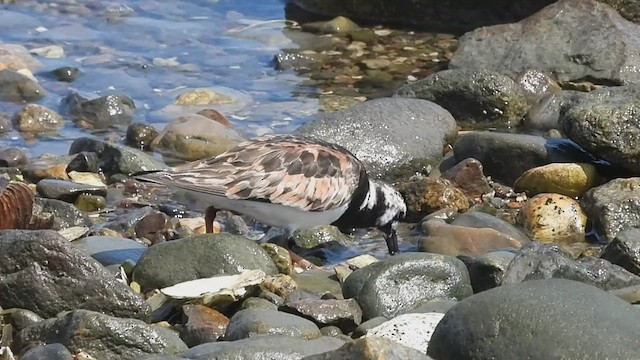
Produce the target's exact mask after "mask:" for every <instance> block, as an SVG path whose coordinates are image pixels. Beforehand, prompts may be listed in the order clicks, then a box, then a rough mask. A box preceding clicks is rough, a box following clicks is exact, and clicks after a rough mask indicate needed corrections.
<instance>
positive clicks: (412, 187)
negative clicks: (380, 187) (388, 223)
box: [397, 178, 469, 221]
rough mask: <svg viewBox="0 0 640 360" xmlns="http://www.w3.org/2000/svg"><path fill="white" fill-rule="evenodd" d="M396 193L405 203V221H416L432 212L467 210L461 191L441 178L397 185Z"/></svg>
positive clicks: (467, 205) (466, 201)
mask: <svg viewBox="0 0 640 360" xmlns="http://www.w3.org/2000/svg"><path fill="white" fill-rule="evenodd" d="M397 189H398V191H400V193H401V194H402V196H403V197H404V199H405V202H406V203H407V217H406V219H407V221H418V220H420V219H422V218H423V217H424V216H425V215H428V214H430V213H432V212H434V211H437V210H440V209H444V208H452V209H455V210H456V211H458V212H464V211H467V210H468V209H469V200H468V199H467V196H466V195H465V194H464V193H463V192H462V190H460V189H458V188H456V187H455V186H453V183H452V182H451V181H449V180H447V179H442V178H424V179H420V180H414V181H407V182H402V183H400V184H398V186H397Z"/></svg>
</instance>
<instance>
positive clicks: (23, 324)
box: [3, 309, 44, 331]
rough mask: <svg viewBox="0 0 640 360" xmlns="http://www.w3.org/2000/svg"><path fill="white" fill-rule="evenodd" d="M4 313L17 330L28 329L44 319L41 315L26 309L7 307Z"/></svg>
mask: <svg viewBox="0 0 640 360" xmlns="http://www.w3.org/2000/svg"><path fill="white" fill-rule="evenodd" d="M3 312H4V315H5V316H7V315H8V317H9V319H10V320H9V322H10V323H11V325H12V326H13V328H14V329H15V330H16V331H20V330H22V329H26V328H28V327H29V326H33V325H36V324H37V323H39V322H41V321H42V320H44V319H43V318H42V317H41V316H40V315H38V314H36V313H34V312H33V311H31V310H26V309H6V310H4V311H3Z"/></svg>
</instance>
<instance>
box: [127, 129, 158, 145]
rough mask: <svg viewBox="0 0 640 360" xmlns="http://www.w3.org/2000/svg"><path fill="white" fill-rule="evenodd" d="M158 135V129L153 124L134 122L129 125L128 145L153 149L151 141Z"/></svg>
mask: <svg viewBox="0 0 640 360" xmlns="http://www.w3.org/2000/svg"><path fill="white" fill-rule="evenodd" d="M157 136H158V130H156V128H154V127H153V126H151V125H148V124H143V123H133V124H131V125H129V126H128V127H127V136H126V140H127V145H129V146H131V147H134V148H136V149H140V150H147V151H148V150H151V143H152V142H153V140H155V138H156V137H157Z"/></svg>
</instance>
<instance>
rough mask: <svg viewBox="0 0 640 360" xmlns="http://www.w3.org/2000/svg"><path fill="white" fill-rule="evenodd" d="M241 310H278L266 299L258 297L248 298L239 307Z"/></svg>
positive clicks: (276, 306)
mask: <svg viewBox="0 0 640 360" xmlns="http://www.w3.org/2000/svg"><path fill="white" fill-rule="evenodd" d="M240 309H241V310H245V309H262V310H273V311H276V310H278V305H276V304H274V303H272V302H271V301H269V300H267V299H262V298H259V297H250V298H248V299H246V300H244V301H243V302H242V305H240Z"/></svg>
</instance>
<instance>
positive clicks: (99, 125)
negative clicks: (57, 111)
mask: <svg viewBox="0 0 640 360" xmlns="http://www.w3.org/2000/svg"><path fill="white" fill-rule="evenodd" d="M62 103H63V106H64V107H65V108H66V109H67V111H68V112H69V114H70V115H71V116H72V117H73V118H74V121H76V123H77V124H79V125H80V126H82V127H86V128H91V129H104V128H110V127H122V126H127V125H129V124H130V123H131V122H132V121H133V116H134V113H135V109H136V105H135V104H134V102H133V99H131V98H130V97H129V96H127V95H124V94H111V95H106V96H101V97H98V98H95V99H92V100H89V99H86V98H84V97H82V96H80V95H78V94H75V93H74V94H71V95H69V96H67V97H66V98H65V99H63V101H62Z"/></svg>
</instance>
